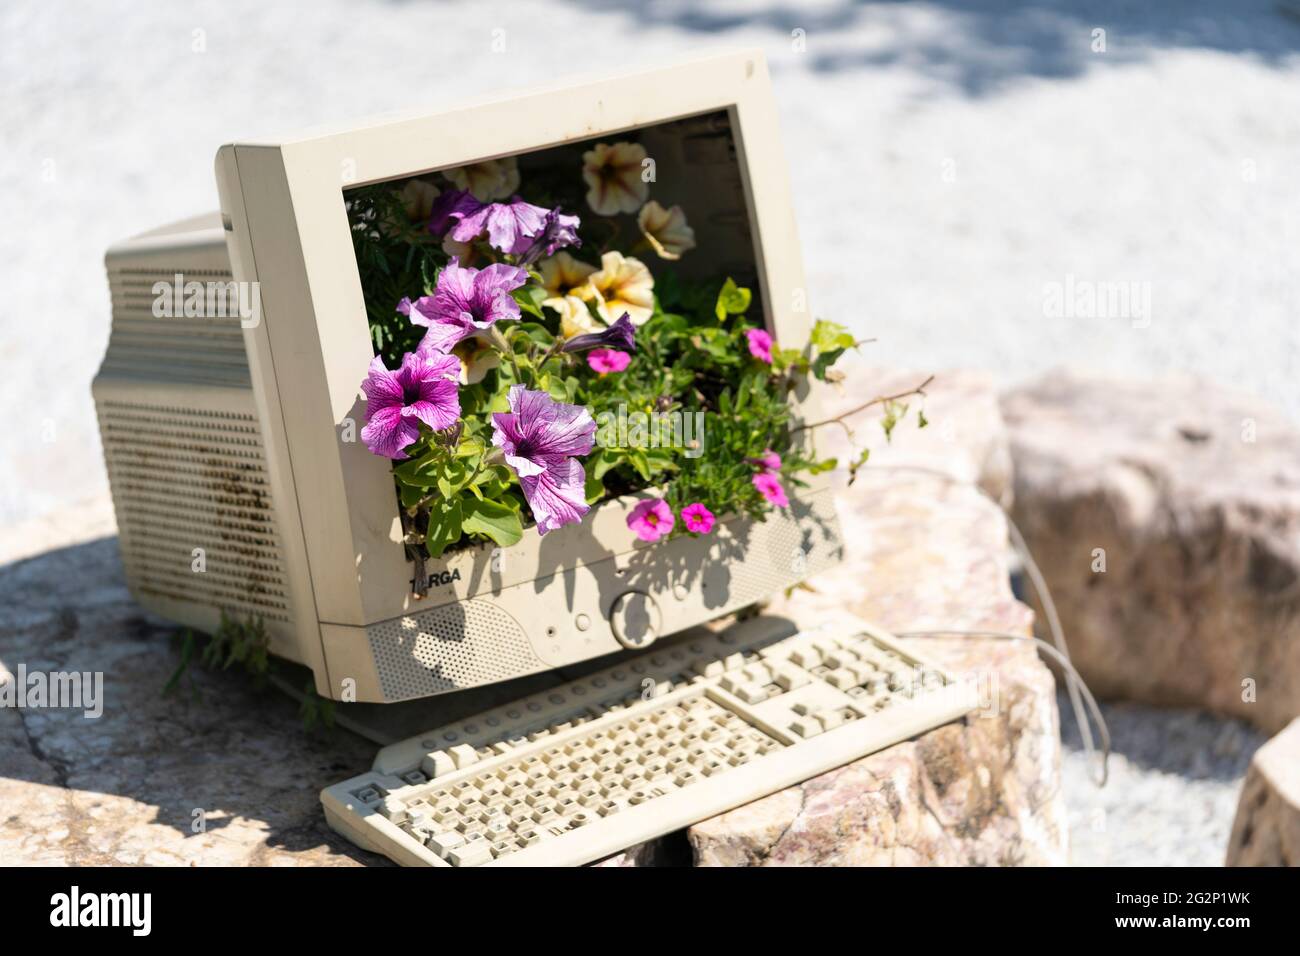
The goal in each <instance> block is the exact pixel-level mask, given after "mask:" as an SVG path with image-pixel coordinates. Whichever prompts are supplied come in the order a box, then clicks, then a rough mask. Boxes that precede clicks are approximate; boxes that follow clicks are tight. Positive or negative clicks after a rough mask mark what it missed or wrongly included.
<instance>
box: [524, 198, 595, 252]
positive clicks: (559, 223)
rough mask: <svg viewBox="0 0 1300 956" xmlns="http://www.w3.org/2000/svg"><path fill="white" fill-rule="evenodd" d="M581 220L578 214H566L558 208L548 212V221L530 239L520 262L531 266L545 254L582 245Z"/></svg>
mask: <svg viewBox="0 0 1300 956" xmlns="http://www.w3.org/2000/svg"><path fill="white" fill-rule="evenodd" d="M580 222H581V220H580V219H579V218H578V217H577V216H566V215H564V213H562V212H560V210H559V209H558V208H557V209H552V210H551V211H550V212H548V213H547V214H546V222H545V223H544V224H543V225H542V229H541V231H540V232H538V233H537V234H536V235H534V236H533V237H532V238H531V239H529V240H528V244H527V245H526V246H525V247H524V248H523V250H522V255H521V256H520V257H519V264H520V265H524V266H530V265H532V264H533V263H534V262H536V261H537V260H538V259H541V258H542V257H543V256H553V255H555V254H556V253H557V252H559V251H560V250H561V249H564V248H567V247H568V246H573V247H575V248H577V247H580V246H581V245H582V240H581V239H579V238H578V225H579V224H580Z"/></svg>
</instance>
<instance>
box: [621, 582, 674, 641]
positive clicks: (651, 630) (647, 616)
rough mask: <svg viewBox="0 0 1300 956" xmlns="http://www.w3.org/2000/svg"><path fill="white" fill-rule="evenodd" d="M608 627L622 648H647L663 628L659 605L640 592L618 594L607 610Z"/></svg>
mask: <svg viewBox="0 0 1300 956" xmlns="http://www.w3.org/2000/svg"><path fill="white" fill-rule="evenodd" d="M609 627H610V630H612V631H613V632H614V637H615V639H616V640H617V641H618V642H619V643H620V644H622V645H623V646H624V647H633V648H638V647H648V646H649V645H650V644H651V643H653V642H654V640H655V638H657V637H658V636H659V631H660V629H661V628H662V627H663V621H662V619H661V618H660V615H659V605H658V604H656V603H655V600H654V598H652V597H651V596H650V595H648V594H643V593H642V592H640V591H628V592H627V593H626V594H620V595H619V596H618V597H617V598H615V599H614V603H613V605H612V606H611V607H610V609H609Z"/></svg>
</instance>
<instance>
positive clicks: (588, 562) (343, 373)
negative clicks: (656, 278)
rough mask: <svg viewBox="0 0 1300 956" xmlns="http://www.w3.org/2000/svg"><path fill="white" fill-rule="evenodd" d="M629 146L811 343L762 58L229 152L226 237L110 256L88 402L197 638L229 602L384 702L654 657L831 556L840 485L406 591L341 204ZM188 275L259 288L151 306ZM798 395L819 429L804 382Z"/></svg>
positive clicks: (732, 268)
mask: <svg viewBox="0 0 1300 956" xmlns="http://www.w3.org/2000/svg"><path fill="white" fill-rule="evenodd" d="M629 131H637V135H638V136H639V137H640V139H641V141H642V142H643V143H645V144H646V145H647V150H648V151H649V152H650V153H651V154H652V155H653V156H654V157H655V161H656V164H657V175H656V183H655V187H654V195H655V197H656V198H657V199H659V201H660V202H661V203H663V204H664V205H665V206H667V205H669V204H671V203H682V204H683V205H684V206H688V207H689V208H690V209H691V210H692V225H694V226H695V229H696V234H697V239H698V247H697V249H696V250H695V251H694V252H693V253H692V256H691V267H692V268H694V269H696V270H702V271H706V272H707V271H709V270H712V272H713V273H714V274H721V273H722V271H723V270H726V274H730V275H735V276H736V278H737V279H738V280H740V279H742V278H744V279H746V280H747V281H749V282H750V283H751V284H752V285H753V287H754V288H755V290H756V299H757V300H759V301H761V306H762V310H763V314H764V317H765V320H766V323H767V327H768V328H769V330H770V331H772V333H773V334H774V336H775V337H776V338H777V340H778V341H780V342H786V343H795V344H799V345H802V344H803V343H804V342H805V341H806V340H807V336H808V331H809V326H810V324H811V323H810V317H809V314H808V312H807V310H806V306H805V305H804V303H805V302H806V299H807V297H806V295H805V292H804V276H803V267H802V263H801V260H800V253H799V247H798V243H797V240H796V237H795V222H794V215H793V212H792V209H791V205H790V196H789V188H788V183H787V177H786V169H785V164H784V158H783V150H782V144H781V140H780V135H779V133H778V129H777V118H776V110H775V106H774V103H773V100H772V95H771V90H770V85H769V79H768V74H767V68H766V65H765V63H764V61H763V57H762V55H761V53H758V52H743V53H736V54H730V55H724V56H718V57H713V58H709V59H705V60H700V61H696V62H692V63H687V64H684V65H680V66H674V67H670V68H667V69H659V70H654V71H650V72H641V73H634V74H630V75H624V76H617V77H613V78H608V79H601V80H596V81H587V82H583V83H580V84H577V85H572V86H565V87H561V88H556V89H551V90H547V91H545V92H528V93H525V94H521V95H517V96H511V97H503V98H497V99H492V100H489V101H485V102H479V103H474V104H472V105H465V106H462V107H456V108H452V109H449V110H446V111H444V112H439V113H435V114H429V115H419V116H411V117H401V118H393V119H380V120H377V121H374V122H372V123H370V124H367V125H363V126H357V127H351V128H347V129H343V130H339V131H331V132H321V133H316V134H311V135H307V136H304V137H301V138H294V139H286V140H283V141H279V142H266V143H248V144H243V143H237V144H234V145H229V146H225V147H223V148H222V149H221V150H220V152H219V153H218V156H217V164H216V167H217V180H218V187H219V191H220V195H221V208H222V214H221V226H220V228H218V227H216V226H215V225H214V224H212V223H202V222H192V223H185V224H179V225H178V226H176V227H173V228H171V229H170V230H161V231H159V233H156V234H150V235H148V236H145V237H139V238H138V239H136V240H132V241H130V242H128V243H124V244H122V245H121V246H118V247H115V248H114V250H112V251H111V252H110V254H109V257H108V268H109V273H110V283H111V285H112V288H113V292H114V326H113V335H112V339H111V341H110V346H109V351H108V355H107V356H106V358H105V362H104V366H103V368H102V369H101V372H100V374H99V376H98V377H97V379H96V382H95V389H94V390H95V397H96V401H97V406H98V409H99V415H100V421H101V429H102V432H103V437H104V447H105V455H106V458H107V461H108V468H109V475H110V481H111V483H112V488H113V493H114V499H115V505H116V508H117V515H118V523H119V527H120V529H121V537H122V548H123V553H124V558H125V565H126V569H127V575H128V579H129V581H130V584H131V586H132V588H133V590H134V593H135V594H136V596H137V598H138V599H139V600H140V601H141V602H142V603H143V604H144V605H145V606H147V607H150V608H151V609H154V610H156V611H158V612H159V613H161V614H163V615H166V616H169V617H171V618H173V619H175V620H178V621H182V622H185V623H188V624H192V625H195V626H198V627H201V628H209V629H210V628H211V627H212V626H213V625H214V624H215V623H216V621H217V620H218V617H219V614H220V612H221V611H222V610H226V611H228V612H232V613H235V614H237V615H239V616H241V617H243V616H247V615H255V616H258V617H261V618H262V619H263V620H265V622H266V624H267V627H268V630H269V632H270V634H271V637H272V651H273V652H274V653H276V654H278V655H281V656H283V657H286V658H289V659H291V660H295V661H299V662H301V663H304V664H306V665H308V666H310V667H311V668H312V670H313V672H314V674H315V679H316V686H317V689H318V691H319V692H320V693H321V694H323V695H325V696H328V697H331V698H335V699H356V700H361V701H374V702H391V701H399V700H407V699H412V698H418V697H423V696H428V695H433V694H440V693H444V692H447V691H452V690H456V689H459V688H465V687H471V686H475V685H480V684H486V683H492V682H496V681H502V680H506V679H509V678H513V677H518V676H521V675H525V674H529V673H534V672H537V671H542V670H547V669H550V668H555V667H559V666H562V665H566V664H570V663H573V662H576V661H582V660H585V659H588V658H593V657H597V656H600V655H604V654H609V653H611V652H614V651H618V650H620V649H621V648H624V647H642V646H645V645H646V644H647V643H649V642H651V641H653V640H654V639H655V638H657V637H659V636H663V635H667V634H671V633H674V632H677V631H680V630H683V629H685V628H687V627H690V626H692V625H695V624H698V623H700V622H703V621H705V620H708V619H711V618H714V617H717V616H719V615H722V614H724V613H727V612H730V611H733V610H736V609H738V608H741V607H743V606H745V605H748V604H751V603H753V602H755V601H757V600H760V599H762V598H764V597H766V596H768V595H771V594H773V593H775V592H778V591H779V590H781V589H783V588H786V587H789V586H791V585H793V584H795V583H797V582H798V581H799V580H801V579H802V578H804V577H806V576H808V575H811V574H814V573H816V572H818V571H819V570H821V569H823V568H825V567H827V566H828V565H830V564H831V563H833V562H834V561H836V560H838V558H839V556H840V551H841V546H840V540H839V532H838V527H837V525H836V521H835V516H834V509H833V505H832V502H831V497H830V493H829V486H828V484H827V483H826V482H825V481H824V479H815V481H817V482H820V483H816V484H813V485H812V486H811V487H810V488H807V489H803V490H802V491H801V493H800V494H799V495H798V496H797V497H792V506H791V508H790V509H788V510H786V511H776V512H774V513H773V514H771V515H770V517H769V518H768V520H767V521H765V522H760V523H755V522H753V521H751V520H749V519H746V518H743V517H735V516H731V517H726V518H723V519H722V520H721V521H720V523H719V527H718V528H716V529H715V531H714V533H713V534H710V535H708V536H705V537H700V538H690V537H680V538H676V539H672V540H669V541H663V542H658V543H655V544H646V543H645V542H641V541H638V540H637V539H636V538H635V536H634V535H633V534H632V532H631V531H630V530H629V529H628V527H627V524H626V518H627V515H628V513H629V511H630V510H631V508H632V507H633V506H634V505H635V504H636V502H637V501H639V500H640V499H641V498H643V497H646V496H647V495H648V494H649V492H647V493H645V494H641V495H633V496H628V497H625V498H620V499H616V500H611V501H607V502H604V503H602V504H600V505H598V506H596V507H594V508H592V510H591V511H590V513H589V514H588V515H587V516H586V517H585V518H584V519H583V521H582V522H581V524H579V525H570V526H567V527H564V528H562V529H559V530H557V531H553V532H551V533H549V534H547V535H546V536H545V537H541V536H539V535H537V534H536V532H535V530H534V529H531V528H530V529H527V530H526V532H525V537H524V538H523V540H522V541H520V542H519V543H518V544H517V545H515V546H514V547H511V548H508V549H505V550H504V551H493V549H491V548H489V547H486V546H484V547H473V548H469V549H466V550H462V551H458V552H455V553H449V554H448V555H446V556H444V558H443V559H442V560H438V561H430V562H428V563H427V567H426V573H427V575H428V580H427V583H428V589H427V593H426V594H425V595H424V596H423V597H421V598H417V597H415V596H414V595H413V593H412V592H413V588H412V580H413V575H414V570H413V565H412V563H411V561H410V560H408V556H407V553H406V549H405V547H404V545H403V543H402V527H401V521H400V517H399V513H398V510H399V509H398V502H397V500H396V497H395V493H394V487H393V480H392V476H391V474H390V463H389V462H388V461H387V460H385V459H382V458H379V457H377V456H375V455H373V454H371V453H370V452H369V451H368V450H367V449H366V447H365V446H364V445H363V444H362V443H361V442H359V441H356V440H349V436H352V435H355V433H356V432H357V431H359V429H360V426H361V424H362V423H363V422H364V420H365V404H364V401H363V398H362V395H361V392H360V390H359V384H360V382H361V381H362V379H363V378H364V377H365V375H366V370H367V366H368V365H369V363H370V361H371V359H372V357H373V355H374V351H373V345H372V343H371V341H370V338H369V331H368V327H367V321H366V304H365V302H364V300H363V294H362V287H361V282H360V279H359V275H358V268H357V263H356V259H355V257H354V252H353V246H352V241H351V236H350V232H349V221H348V216H347V212H346V208H345V195H346V192H347V190H349V189H351V188H354V187H356V186H360V185H364V184H369V183H375V182H383V181H389V180H400V179H403V178H406V177H410V176H413V175H417V174H424V173H430V172H433V171H437V170H440V169H447V168H452V167H457V166H462V165H465V164H468V163H473V162H479V161H483V160H488V159H495V158H501V157H507V156H517V157H520V160H519V161H520V163H521V165H522V164H524V163H530V162H531V163H545V162H548V161H550V160H549V159H548V157H551V156H554V155H557V151H561V150H564V149H566V148H571V147H572V146H573V145H574V144H581V143H594V142H597V141H600V140H601V138H602V137H609V136H613V135H615V134H619V133H627V132H629ZM222 236H224V250H225V251H227V252H228V256H227V255H226V254H223V249H222V238H221V237H222ZM173 274H180V275H183V276H184V279H185V282H189V281H190V280H191V279H193V278H196V277H197V278H198V279H200V280H207V281H209V282H217V283H220V282H225V281H229V280H230V279H232V278H233V280H235V282H236V285H235V286H232V287H231V290H232V291H231V295H235V294H236V292H237V291H239V290H250V289H251V290H253V292H254V293H255V298H254V301H252V302H251V303H250V306H251V307H250V308H247V309H245V310H244V312H243V313H241V314H239V315H236V316H235V317H234V318H226V319H219V320H218V319H198V318H187V317H184V316H181V317H175V316H170V317H158V316H156V315H154V314H152V313H151V311H150V309H149V308H148V302H149V298H148V290H149V289H151V288H152V283H155V282H158V281H161V280H168V281H170V280H171V279H172V277H173ZM177 283H178V285H177V289H178V291H179V290H180V289H181V287H182V286H181V284H180V280H179V279H177ZM241 336H242V347H241V343H240V337H241ZM792 401H795V402H797V403H798V404H799V407H798V408H797V409H796V412H797V417H801V418H806V417H809V416H815V415H816V410H815V402H816V396H815V395H814V394H806V393H805V394H798V395H795V396H793V397H792ZM200 551H201V553H202V555H203V559H204V560H203V565H204V566H203V569H202V570H196V562H197V561H198V558H197V557H196V554H197V553H198V552H200ZM416 590H419V589H416Z"/></svg>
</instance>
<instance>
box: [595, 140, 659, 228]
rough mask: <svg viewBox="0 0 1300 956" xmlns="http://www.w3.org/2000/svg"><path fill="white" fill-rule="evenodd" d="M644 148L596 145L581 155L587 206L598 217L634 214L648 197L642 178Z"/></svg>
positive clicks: (638, 146) (638, 145)
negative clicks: (586, 187)
mask: <svg viewBox="0 0 1300 956" xmlns="http://www.w3.org/2000/svg"><path fill="white" fill-rule="evenodd" d="M645 158H646V155H645V147H644V146H642V145H641V144H640V143H615V144H614V145H613V146H610V145H609V144H608V143H597V144H596V146H595V148H594V149H589V150H587V152H585V153H583V154H582V178H583V179H584V180H586V181H587V186H588V187H589V188H588V190H587V205H588V206H590V207H591V208H592V211H593V212H595V213H596V214H597V215H600V216H613V215H615V214H617V213H620V212H636V211H637V210H638V209H640V208H641V204H642V203H643V202H645V201H646V198H647V197H648V196H649V195H650V185H649V184H648V183H646V182H644V181H643V180H642V179H641V169H642V166H641V164H642V163H643V162H644V161H645Z"/></svg>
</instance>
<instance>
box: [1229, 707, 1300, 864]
mask: <svg viewBox="0 0 1300 956" xmlns="http://www.w3.org/2000/svg"><path fill="white" fill-rule="evenodd" d="M1227 864H1228V866H1300V719H1296V720H1293V721H1292V722H1291V723H1290V725H1289V726H1288V727H1287V728H1286V730H1284V731H1282V732H1281V733H1280V734H1278V735H1277V736H1276V737H1274V738H1273V739H1272V740H1270V741H1269V742H1268V743H1266V744H1265V745H1264V746H1263V747H1260V748H1259V750H1257V751H1255V757H1254V759H1253V760H1252V761H1251V763H1250V770H1249V772H1248V773H1247V774H1246V783H1245V785H1244V786H1243V787H1242V790H1241V801H1240V802H1239V803H1238V804H1237V819H1236V820H1235V821H1234V822H1233V824H1232V836H1231V837H1230V838H1229V840H1228V859H1227Z"/></svg>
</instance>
